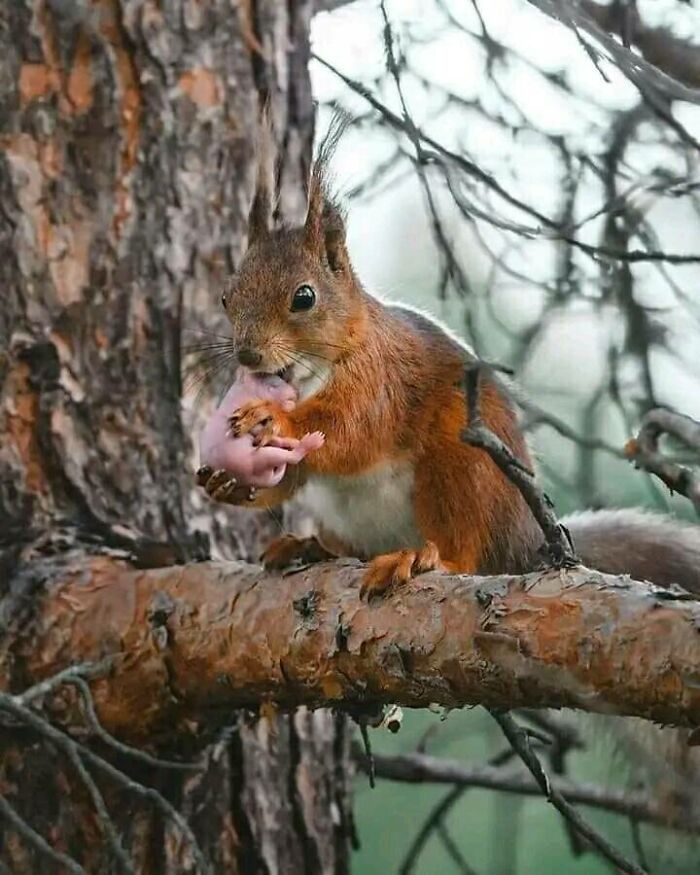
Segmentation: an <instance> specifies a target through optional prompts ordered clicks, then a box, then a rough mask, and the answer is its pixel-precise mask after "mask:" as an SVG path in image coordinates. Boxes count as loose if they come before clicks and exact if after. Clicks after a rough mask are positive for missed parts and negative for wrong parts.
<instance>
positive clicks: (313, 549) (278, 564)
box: [262, 535, 338, 571]
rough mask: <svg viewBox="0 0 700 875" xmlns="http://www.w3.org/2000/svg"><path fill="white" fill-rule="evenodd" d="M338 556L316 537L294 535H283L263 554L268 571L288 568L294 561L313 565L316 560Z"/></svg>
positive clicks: (263, 561)
mask: <svg viewBox="0 0 700 875" xmlns="http://www.w3.org/2000/svg"><path fill="white" fill-rule="evenodd" d="M337 558H338V557H337V556H336V555H335V553H331V552H330V551H329V550H326V548H325V547H324V546H323V544H322V543H321V542H320V541H319V540H318V538H316V537H311V538H297V537H295V536H294V535H283V536H282V537H281V538H276V539H275V540H274V541H273V542H272V543H271V544H270V545H269V546H268V547H267V549H266V550H265V552H264V553H263V555H262V564H263V566H264V567H265V568H266V569H267V570H268V571H272V570H279V569H282V568H288V567H289V566H290V565H292V563H294V562H300V563H301V564H302V565H313V564H314V563H315V562H326V561H328V560H330V559H337Z"/></svg>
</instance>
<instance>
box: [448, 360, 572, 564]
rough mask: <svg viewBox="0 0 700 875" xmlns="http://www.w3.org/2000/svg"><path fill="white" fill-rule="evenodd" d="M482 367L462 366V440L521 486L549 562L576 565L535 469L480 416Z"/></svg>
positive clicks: (480, 365)
mask: <svg viewBox="0 0 700 875" xmlns="http://www.w3.org/2000/svg"><path fill="white" fill-rule="evenodd" d="M482 369H483V365H482V363H481V362H474V363H472V364H470V365H468V366H467V368H466V370H465V378H464V392H465V398H466V404H467V427H466V429H465V430H464V432H463V433H462V440H464V441H465V442H466V443H468V444H471V446H474V447H479V448H480V449H482V450H485V451H486V452H487V453H488V454H489V456H490V457H491V458H492V459H493V461H494V462H495V463H496V465H498V467H499V468H500V469H501V471H503V473H504V474H505V475H506V477H508V478H509V479H510V480H511V482H512V483H513V484H514V485H515V486H517V488H518V489H519V490H520V492H521V494H522V496H523V498H524V499H525V501H526V502H527V505H528V507H529V508H530V510H531V511H532V513H533V516H534V517H535V519H536V520H537V522H538V523H539V525H540V528H541V529H542V532H543V533H544V537H545V541H546V543H547V549H548V553H549V558H550V561H551V563H552V565H554V566H555V567H556V568H566V567H572V566H574V565H576V563H577V559H576V555H575V553H574V550H573V547H572V544H571V541H570V539H569V536H568V533H567V532H566V531H565V529H564V527H563V526H561V525H560V523H559V522H558V520H557V518H556V515H555V513H554V511H553V509H552V503H551V501H550V500H549V499H548V498H547V496H546V494H545V493H544V492H543V491H542V489H541V488H540V486H539V485H538V483H537V481H536V479H535V475H534V473H533V472H532V471H530V469H529V468H527V467H526V466H525V465H523V464H522V462H520V461H519V460H518V459H517V458H516V457H515V455H514V454H513V452H512V450H510V449H509V448H508V447H507V446H506V445H505V444H504V443H503V441H502V440H501V439H500V438H499V437H497V435H495V434H494V433H493V432H492V431H491V430H490V429H489V428H488V427H487V426H486V425H485V424H484V422H483V420H482V418H481V413H480V406H479V403H480V385H481V372H482Z"/></svg>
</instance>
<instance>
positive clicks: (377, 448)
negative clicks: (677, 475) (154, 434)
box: [199, 130, 700, 595]
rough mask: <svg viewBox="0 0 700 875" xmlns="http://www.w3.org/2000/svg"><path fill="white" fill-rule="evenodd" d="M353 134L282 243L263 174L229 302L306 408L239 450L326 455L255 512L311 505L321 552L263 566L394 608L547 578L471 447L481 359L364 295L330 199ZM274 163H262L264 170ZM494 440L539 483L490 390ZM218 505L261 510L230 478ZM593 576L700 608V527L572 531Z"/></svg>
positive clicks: (251, 348)
mask: <svg viewBox="0 0 700 875" xmlns="http://www.w3.org/2000/svg"><path fill="white" fill-rule="evenodd" d="M337 138H338V131H337V130H335V131H332V132H331V133H330V134H329V135H328V136H327V138H326V140H325V142H324V143H323V144H322V146H321V148H320V150H319V152H318V156H317V158H316V160H315V162H314V164H313V166H312V169H311V173H310V179H309V185H308V209H307V215H306V220H305V222H304V224H303V225H302V226H300V227H281V228H272V213H273V203H274V192H273V183H272V181H271V174H270V172H269V167H267V168H266V167H265V166H264V161H265V160H266V159H265V157H263V161H262V162H261V167H260V169H259V173H258V180H257V187H256V192H255V196H254V200H253V205H252V208H251V213H250V224H249V245H248V249H247V252H246V254H245V256H244V258H243V260H242V263H241V265H240V267H239V269H238V271H237V272H236V274H235V275H234V276H233V277H232V278H231V279H230V281H229V283H228V284H227V287H226V290H225V291H224V294H223V297H222V303H223V306H224V308H225V310H226V314H227V316H228V317H229V320H230V324H231V330H232V342H233V345H234V347H235V349H236V351H237V357H238V361H239V362H240V363H241V365H243V366H244V367H245V368H248V369H250V370H251V371H253V372H254V373H256V374H261V375H263V374H266V375H268V374H276V375H277V376H279V377H280V378H282V379H284V380H285V381H286V382H288V383H289V384H290V385H291V386H293V388H294V390H295V392H296V395H297V403H296V406H294V407H293V409H291V410H290V409H287V408H288V407H289V405H284V404H281V403H279V402H278V401H275V400H274V399H270V398H250V399H249V400H247V401H246V402H245V403H243V404H241V406H240V407H239V408H238V409H237V410H235V411H232V413H231V417H230V427H231V430H232V433H233V435H234V436H236V437H242V436H245V435H251V434H254V435H255V442H256V443H257V445H259V446H265V445H268V444H274V442H275V441H276V440H278V439H279V438H296V439H299V438H302V437H303V436H304V435H307V434H312V433H316V432H321V433H323V434H324V435H325V438H326V439H325V443H324V444H323V446H320V447H319V448H318V449H315V450H314V451H313V452H312V453H310V454H309V455H308V456H306V458H304V460H303V461H301V463H300V464H298V465H295V466H294V467H290V468H288V469H287V470H286V473H285V476H284V478H283V479H282V480H281V482H280V483H279V484H277V485H275V486H273V487H271V488H268V489H263V490H260V491H258V492H257V493H256V495H255V498H254V500H252V501H249V502H248V504H249V505H250V506H255V507H260V506H268V507H269V506H273V505H277V504H279V503H281V502H282V501H284V500H286V499H287V498H289V497H290V496H291V495H293V494H297V495H298V496H299V497H300V499H301V501H302V503H303V504H304V505H305V507H306V508H307V510H308V511H309V512H310V514H311V515H312V517H313V518H314V519H315V522H316V524H317V530H318V536H317V538H311V539H309V538H306V539H297V538H294V537H292V536H289V535H288V536H285V537H283V538H280V539H278V540H276V541H275V542H273V543H272V544H271V545H270V546H269V547H268V549H267V550H266V551H265V554H264V556H263V562H264V564H265V565H266V566H267V567H269V568H279V567H283V566H285V565H287V564H289V563H290V562H292V561H293V560H294V559H297V558H298V559H302V560H305V561H310V560H314V559H319V558H323V557H329V556H338V555H349V556H356V557H359V558H361V559H364V560H368V561H369V566H368V568H367V571H366V574H365V577H364V582H363V586H362V592H363V594H365V595H371V594H374V593H381V592H383V591H384V590H386V589H387V588H388V587H389V586H390V585H392V584H394V585H396V584H401V583H403V582H406V581H407V580H409V579H410V578H412V577H414V576H415V575H418V574H421V573H423V572H426V571H430V570H435V569H443V570H448V571H452V572H464V573H497V572H509V571H512V572H519V571H525V570H528V569H531V568H533V567H534V566H535V564H536V562H537V553H538V548H539V547H540V545H541V543H542V534H541V532H540V530H539V527H538V525H537V524H536V522H535V520H534V519H533V517H532V515H531V513H530V511H529V509H528V507H527V506H526V504H525V502H524V501H523V499H522V497H521V495H520V493H519V492H518V490H517V489H516V488H515V487H514V486H513V485H512V484H511V483H510V481H509V480H508V479H507V478H506V477H505V476H504V475H503V474H502V473H501V472H500V471H499V470H498V468H497V467H496V466H495V464H494V463H493V462H492V461H491V459H490V458H489V457H488V456H487V455H486V454H485V453H484V452H483V451H482V450H480V449H477V448H475V447H472V446H469V445H467V444H465V443H464V442H463V441H462V440H461V437H460V435H461V432H462V430H463V429H464V427H465V425H466V417H467V414H466V407H465V399H464V392H463V389H462V379H463V374H464V369H465V365H466V364H467V363H468V362H469V361H473V360H474V355H473V353H472V352H471V351H470V350H469V348H468V347H467V346H466V345H464V344H463V343H461V342H460V341H458V340H457V339H456V338H455V337H454V336H452V334H451V333H449V332H448V331H447V330H446V329H445V328H444V327H443V326H441V325H440V324H439V323H438V322H436V321H434V320H433V319H431V318H429V317H428V316H427V315H424V314H422V313H420V312H418V311H416V310H414V309H410V308H408V307H404V306H400V305H397V304H386V303H382V302H380V301H379V300H377V299H376V298H375V297H373V296H372V295H370V294H369V293H368V292H366V291H365V289H364V288H363V286H362V284H361V283H360V280H359V279H358V277H357V275H356V274H355V272H354V270H353V267H352V264H351V261H350V257H349V254H348V250H347V246H346V238H345V216H344V212H343V210H342V209H341V207H340V205H339V203H338V201H337V200H336V198H335V197H334V196H333V194H332V192H331V190H330V186H329V183H328V163H329V159H330V156H331V154H332V151H333V147H334V145H335V142H336V141H337ZM266 154H267V152H266V150H263V156H265V155H266ZM481 416H482V419H483V420H484V422H485V424H486V425H487V426H488V427H489V428H490V429H491V430H492V431H493V432H494V433H495V434H496V435H498V437H500V438H501V440H502V441H504V442H505V443H506V444H507V445H508V447H509V448H510V449H511V450H512V451H513V453H514V454H515V455H516V456H517V458H518V459H519V460H520V461H521V462H523V463H524V464H525V465H527V466H528V467H531V466H532V459H531V455H530V451H529V448H528V445H527V441H526V439H525V436H524V434H523V432H522V430H521V427H520V425H519V422H518V413H517V410H516V405H515V403H514V402H513V400H512V399H511V396H510V393H509V391H508V389H507V388H506V386H505V385H504V383H503V382H502V381H501V380H500V378H498V377H496V376H493V375H492V376H487V377H486V378H485V381H484V385H483V390H482V396H481ZM199 480H200V483H201V484H202V485H205V488H206V489H207V491H208V492H209V493H210V494H211V495H213V496H214V497H215V498H217V499H220V500H226V501H229V502H231V503H246V499H247V497H248V490H247V489H242V490H238V489H236V488H235V480H233V479H230V478H227V475H226V473H225V472H224V471H217V472H212V471H211V469H210V468H209V469H204V471H203V474H200V477H199ZM564 522H565V524H566V525H567V527H568V528H569V530H570V531H571V534H572V536H573V539H574V543H575V546H576V549H577V552H578V554H579V556H580V557H581V558H582V560H583V562H584V563H585V564H589V565H591V566H592V567H595V568H598V569H600V570H602V571H609V572H611V573H620V572H627V573H629V574H631V575H632V576H633V577H641V578H646V579H650V580H653V581H655V582H657V583H660V584H670V583H674V582H675V583H679V584H681V585H683V586H685V587H686V588H689V589H694V590H695V591H700V533H699V530H698V529H697V528H696V527H692V526H684V525H682V524H680V523H678V522H677V521H670V520H665V519H664V518H662V517H655V516H653V515H645V514H642V513H641V512H639V511H628V512H624V511H600V512H588V513H585V514H582V515H579V516H573V517H570V518H569V519H567V520H565V521H564Z"/></svg>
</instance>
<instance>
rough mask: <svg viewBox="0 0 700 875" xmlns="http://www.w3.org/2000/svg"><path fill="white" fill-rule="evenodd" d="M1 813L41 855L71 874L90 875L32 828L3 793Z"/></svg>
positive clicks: (0, 801) (0, 797)
mask: <svg viewBox="0 0 700 875" xmlns="http://www.w3.org/2000/svg"><path fill="white" fill-rule="evenodd" d="M0 815H1V816H2V817H4V818H5V820H7V821H8V822H9V823H10V824H11V826H12V827H13V828H14V829H15V830H17V832H18V833H19V834H20V835H21V836H22V838H23V839H24V840H25V841H26V842H27V844H28V845H30V846H31V847H32V848H34V850H35V851H37V852H38V853H39V854H41V856H43V857H46V859H47V860H51V862H53V863H56V864H57V865H59V866H63V867H64V868H65V869H66V870H67V871H68V872H70V873H71V875H88V873H87V872H86V870H85V869H83V867H82V866H81V865H79V864H78V863H77V862H76V861H75V860H74V859H73V858H72V857H69V856H67V855H66V854H62V853H61V852H60V851H56V850H55V849H54V848H52V847H51V845H50V844H49V843H48V842H47V841H46V839H45V838H44V837H43V836H41V835H40V834H39V833H38V832H37V831H36V830H35V829H32V827H31V826H29V824H28V823H27V822H26V821H25V819H24V818H23V817H22V816H21V815H20V814H19V813H18V811H17V810H16V809H15V808H14V806H13V805H11V804H10V802H8V801H7V799H6V798H5V797H4V796H2V795H0Z"/></svg>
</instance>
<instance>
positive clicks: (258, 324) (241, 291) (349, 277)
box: [222, 123, 366, 397]
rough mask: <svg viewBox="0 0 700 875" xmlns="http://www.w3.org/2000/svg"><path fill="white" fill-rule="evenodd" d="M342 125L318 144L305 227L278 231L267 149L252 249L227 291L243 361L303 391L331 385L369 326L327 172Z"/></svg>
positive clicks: (262, 162)
mask: <svg viewBox="0 0 700 875" xmlns="http://www.w3.org/2000/svg"><path fill="white" fill-rule="evenodd" d="M343 127H344V125H343V124H342V123H340V124H338V123H336V124H335V127H333V126H332V127H331V130H330V131H329V134H328V135H327V137H326V139H325V140H324V143H323V144H322V145H321V147H320V149H319V152H318V156H317V158H316V160H315V162H314V164H313V167H312V170H311V174H310V180H309V188H308V210H307V215H306V220H305V222H304V224H303V226H302V227H297V228H281V229H275V230H272V228H271V226H272V213H273V203H274V198H273V190H274V182H273V179H272V173H271V172H270V167H269V164H270V163H271V162H270V161H269V158H268V155H266V154H265V151H266V150H265V149H262V152H263V154H262V156H261V158H260V169H259V172H258V180H257V186H256V192H255V197H254V200H253V205H252V208H251V211H250V221H249V232H248V250H247V252H246V253H245V256H244V257H243V261H242V263H241V265H240V267H239V269H238V270H237V271H236V273H235V274H234V276H233V277H231V279H230V280H229V282H228V283H227V286H226V289H225V291H224V293H223V296H222V303H223V305H224V308H225V310H226V313H227V315H228V317H229V320H230V322H231V327H232V331H233V342H234V345H235V348H236V354H237V358H238V361H239V362H240V363H241V364H242V365H244V366H245V367H247V368H250V369H251V370H252V371H256V372H260V373H277V374H279V375H280V376H282V377H283V378H284V379H286V380H287V381H288V382H290V383H291V384H292V385H294V387H295V388H296V389H297V391H298V392H299V395H300V397H308V396H309V395H312V394H314V392H317V391H318V390H319V389H320V388H321V387H322V386H323V385H325V383H326V382H327V380H328V379H329V377H330V376H331V374H332V371H333V368H334V367H335V365H336V364H337V363H338V362H339V361H341V360H342V359H343V358H344V357H346V356H347V355H348V353H349V352H350V351H351V350H352V349H353V347H354V346H356V345H357V344H358V343H359V342H361V340H362V337H363V335H364V330H365V322H366V314H365V307H364V305H363V292H362V289H361V287H360V284H359V282H358V280H357V279H356V277H355V275H354V273H353V270H352V266H351V264H350V259H349V257H348V252H347V249H346V245H345V219H344V215H343V211H342V209H341V208H340V206H339V205H338V203H337V202H336V201H335V199H334V198H333V197H332V195H331V194H330V191H329V187H328V184H327V178H326V170H327V166H328V160H329V158H330V155H331V153H332V151H333V148H334V146H335V144H336V143H337V140H338V138H339V137H340V135H341V133H342V128H343Z"/></svg>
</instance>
